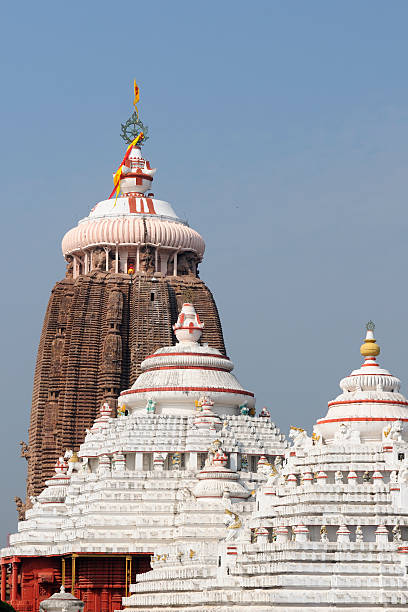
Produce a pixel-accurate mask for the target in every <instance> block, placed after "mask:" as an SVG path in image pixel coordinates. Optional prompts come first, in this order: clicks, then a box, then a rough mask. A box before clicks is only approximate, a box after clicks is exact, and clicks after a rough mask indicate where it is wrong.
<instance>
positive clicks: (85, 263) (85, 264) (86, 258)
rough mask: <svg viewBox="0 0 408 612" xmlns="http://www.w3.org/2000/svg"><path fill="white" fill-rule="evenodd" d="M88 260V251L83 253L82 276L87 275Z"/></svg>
mask: <svg viewBox="0 0 408 612" xmlns="http://www.w3.org/2000/svg"><path fill="white" fill-rule="evenodd" d="M88 259H89V255H88V251H85V258H84V274H88Z"/></svg>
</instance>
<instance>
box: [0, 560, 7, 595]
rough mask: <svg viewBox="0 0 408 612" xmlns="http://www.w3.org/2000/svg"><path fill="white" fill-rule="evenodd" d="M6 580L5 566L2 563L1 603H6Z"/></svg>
mask: <svg viewBox="0 0 408 612" xmlns="http://www.w3.org/2000/svg"><path fill="white" fill-rule="evenodd" d="M6 580H7V573H6V564H5V563H2V564H1V596H0V597H1V601H6Z"/></svg>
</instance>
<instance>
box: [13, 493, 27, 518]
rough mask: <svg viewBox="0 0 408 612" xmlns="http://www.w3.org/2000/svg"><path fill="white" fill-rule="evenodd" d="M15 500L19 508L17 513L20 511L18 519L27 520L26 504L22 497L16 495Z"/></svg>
mask: <svg viewBox="0 0 408 612" xmlns="http://www.w3.org/2000/svg"><path fill="white" fill-rule="evenodd" d="M14 501H15V502H16V508H17V513H18V520H19V521H24V520H25V510H26V509H25V505H24V504H23V500H22V499H21V497H15V498H14Z"/></svg>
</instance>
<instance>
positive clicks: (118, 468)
mask: <svg viewBox="0 0 408 612" xmlns="http://www.w3.org/2000/svg"><path fill="white" fill-rule="evenodd" d="M113 469H114V470H115V472H124V471H125V469H126V459H125V455H124V454H123V453H115V454H114V455H113Z"/></svg>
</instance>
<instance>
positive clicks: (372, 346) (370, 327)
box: [360, 321, 380, 357]
mask: <svg viewBox="0 0 408 612" xmlns="http://www.w3.org/2000/svg"><path fill="white" fill-rule="evenodd" d="M374 329H375V325H374V323H373V322H372V321H369V322H368V323H367V325H366V330H367V333H366V337H365V340H364V343H363V344H362V345H361V347H360V353H361V354H362V355H363V357H377V355H379V354H380V347H379V346H378V344H377V343H376V341H375V338H374Z"/></svg>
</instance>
